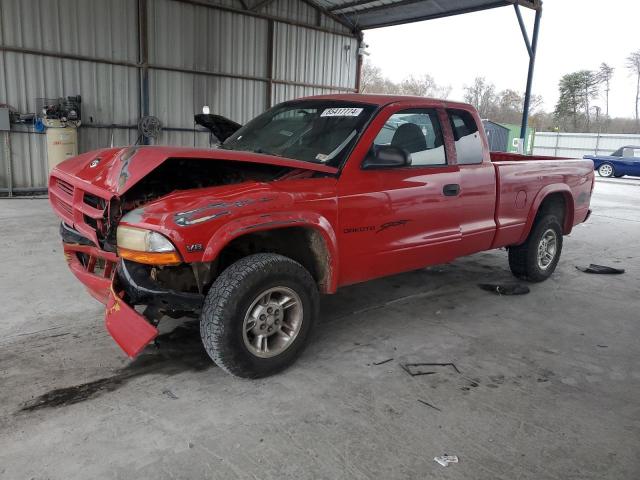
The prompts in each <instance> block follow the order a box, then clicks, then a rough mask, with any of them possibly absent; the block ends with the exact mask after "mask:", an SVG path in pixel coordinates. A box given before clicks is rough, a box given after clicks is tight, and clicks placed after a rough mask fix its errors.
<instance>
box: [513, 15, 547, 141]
mask: <svg viewBox="0 0 640 480" xmlns="http://www.w3.org/2000/svg"><path fill="white" fill-rule="evenodd" d="M515 8H516V12H519V10H518V6H517V5H516V6H515ZM540 17H542V5H540V8H539V9H537V10H536V18H535V20H534V23H533V36H532V38H531V54H530V56H529V71H528V73H527V87H526V90H525V92H524V106H523V108H522V124H521V126H520V141H519V142H518V153H523V152H524V147H525V145H524V141H525V138H526V137H527V124H528V122H529V105H530V103H531V86H532V84H533V69H534V67H535V64H536V50H537V48H538V32H539V30H540ZM522 35H523V36H524V38H526V40H525V41H528V37H527V36H526V30H523V31H522Z"/></svg>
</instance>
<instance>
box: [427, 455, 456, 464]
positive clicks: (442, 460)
mask: <svg viewBox="0 0 640 480" xmlns="http://www.w3.org/2000/svg"><path fill="white" fill-rule="evenodd" d="M433 459H434V460H435V461H436V462H438V463H439V464H440V465H442V466H443V467H448V466H449V464H450V463H458V456H457V455H447V454H446V453H445V454H444V455H440V456H439V457H434V458H433Z"/></svg>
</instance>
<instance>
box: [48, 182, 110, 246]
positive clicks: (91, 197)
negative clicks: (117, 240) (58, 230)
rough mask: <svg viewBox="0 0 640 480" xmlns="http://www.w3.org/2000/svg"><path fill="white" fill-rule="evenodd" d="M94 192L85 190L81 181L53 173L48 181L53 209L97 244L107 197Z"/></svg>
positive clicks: (104, 220)
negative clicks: (65, 178) (60, 176)
mask: <svg viewBox="0 0 640 480" xmlns="http://www.w3.org/2000/svg"><path fill="white" fill-rule="evenodd" d="M92 190H95V189H92ZM95 193H96V192H94V193H89V192H88V191H87V190H85V188H84V187H83V184H82V183H81V182H79V183H76V182H75V181H74V180H73V179H68V180H63V179H61V178H59V177H58V176H57V175H55V173H54V175H53V176H52V178H51V181H50V182H49V198H50V201H51V205H52V206H53V208H54V210H56V212H57V213H58V215H60V216H61V217H62V219H63V220H64V221H65V222H67V224H69V225H71V226H72V227H73V228H74V229H75V230H77V231H78V232H80V233H81V234H82V235H83V236H85V237H87V238H88V239H89V240H91V241H92V242H93V243H94V244H96V245H99V244H100V242H99V240H98V237H99V236H101V234H102V233H103V229H104V227H105V222H106V219H107V209H108V199H107V198H103V197H102V196H101V195H96V194H95ZM105 193H107V192H105Z"/></svg>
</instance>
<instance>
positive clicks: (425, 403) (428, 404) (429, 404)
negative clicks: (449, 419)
mask: <svg viewBox="0 0 640 480" xmlns="http://www.w3.org/2000/svg"><path fill="white" fill-rule="evenodd" d="M418 402H420V403H421V404H423V405H426V406H427V407H431V408H433V409H434V410H437V411H439V412H441V411H442V410H440V409H439V408H438V407H436V406H435V405H433V404H431V403H429V402H427V401H426V400H422V399H421V398H419V399H418Z"/></svg>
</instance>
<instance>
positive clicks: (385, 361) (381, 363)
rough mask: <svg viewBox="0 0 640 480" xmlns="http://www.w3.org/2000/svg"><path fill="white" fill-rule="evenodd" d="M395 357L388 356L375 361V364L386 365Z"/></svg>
mask: <svg viewBox="0 0 640 480" xmlns="http://www.w3.org/2000/svg"><path fill="white" fill-rule="evenodd" d="M392 360H393V358H387V359H386V360H381V361H379V362H373V365H384V364H385V363H389V362H390V361H392Z"/></svg>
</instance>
